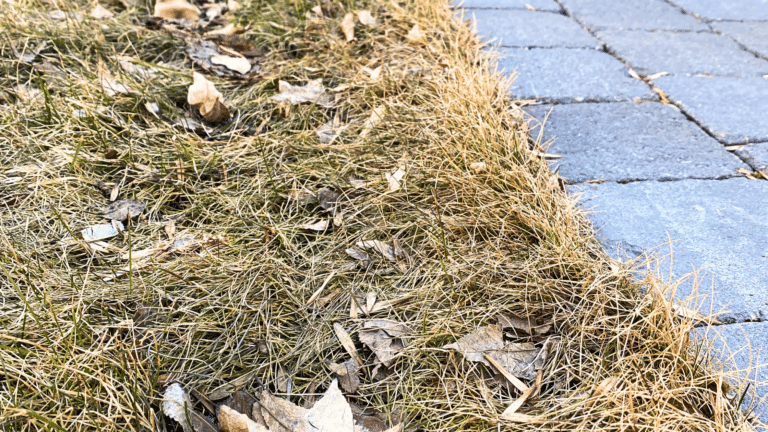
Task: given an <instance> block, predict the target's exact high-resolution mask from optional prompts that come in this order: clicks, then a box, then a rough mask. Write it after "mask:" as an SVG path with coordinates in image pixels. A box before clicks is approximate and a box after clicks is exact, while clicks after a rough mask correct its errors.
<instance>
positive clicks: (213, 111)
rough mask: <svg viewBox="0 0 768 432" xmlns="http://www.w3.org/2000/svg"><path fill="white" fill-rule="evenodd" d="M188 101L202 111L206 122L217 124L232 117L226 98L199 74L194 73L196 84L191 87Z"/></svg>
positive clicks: (201, 113)
mask: <svg viewBox="0 0 768 432" xmlns="http://www.w3.org/2000/svg"><path fill="white" fill-rule="evenodd" d="M187 101H188V102H189V104H190V105H192V106H193V107H194V108H195V109H197V110H198V111H200V115H201V116H203V118H204V119H205V120H206V121H209V122H212V123H215V122H219V121H222V120H227V119H229V118H230V117H231V116H232V114H230V113H229V109H228V108H227V106H226V105H224V96H223V95H222V94H221V92H219V91H218V90H216V86H214V85H213V83H212V82H210V81H208V80H207V79H205V77H204V76H202V75H201V74H199V73H197V72H195V73H194V82H193V83H192V85H191V86H190V87H189V94H188V95H187Z"/></svg>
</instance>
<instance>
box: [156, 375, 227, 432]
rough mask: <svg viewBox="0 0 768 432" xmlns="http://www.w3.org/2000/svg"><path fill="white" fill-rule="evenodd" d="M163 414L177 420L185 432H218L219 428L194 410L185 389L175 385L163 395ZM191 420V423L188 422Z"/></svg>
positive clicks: (169, 387)
mask: <svg viewBox="0 0 768 432" xmlns="http://www.w3.org/2000/svg"><path fill="white" fill-rule="evenodd" d="M162 407H163V413H165V415H167V416H168V417H170V418H172V419H174V420H176V421H177V422H178V423H179V424H180V425H181V427H182V429H184V431H185V432H218V431H219V428H217V427H216V425H214V424H213V422H211V421H210V420H208V419H207V418H205V416H203V415H202V414H200V413H199V412H197V411H195V410H193V409H192V401H191V400H190V398H189V395H188V394H187V392H186V391H185V390H184V388H183V387H182V386H181V385H179V384H178V383H173V384H171V385H169V386H168V388H166V389H165V394H164V395H163V403H162ZM187 419H189V422H187Z"/></svg>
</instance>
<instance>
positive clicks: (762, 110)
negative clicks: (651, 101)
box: [653, 76, 768, 144]
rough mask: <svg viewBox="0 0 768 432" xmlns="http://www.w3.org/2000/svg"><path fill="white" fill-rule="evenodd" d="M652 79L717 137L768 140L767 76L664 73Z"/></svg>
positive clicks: (729, 140) (735, 141)
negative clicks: (675, 74)
mask: <svg viewBox="0 0 768 432" xmlns="http://www.w3.org/2000/svg"><path fill="white" fill-rule="evenodd" d="M653 83H654V85H656V86H657V87H658V88H660V89H661V90H662V91H663V92H664V93H665V94H666V95H667V97H669V98H670V99H671V100H672V101H674V102H675V103H676V104H677V105H678V106H680V108H682V109H683V111H684V112H685V113H686V114H688V115H689V116H691V117H693V119H694V120H696V122H697V123H699V124H700V125H702V126H703V127H704V128H705V129H706V130H707V131H708V132H709V133H710V134H712V136H714V137H715V138H717V139H718V141H720V142H722V143H725V144H744V143H745V139H746V140H748V141H749V142H751V143H754V142H765V141H768V115H766V113H768V79H765V78H725V77H719V78H705V77H683V76H666V77H661V78H658V79H655V80H653Z"/></svg>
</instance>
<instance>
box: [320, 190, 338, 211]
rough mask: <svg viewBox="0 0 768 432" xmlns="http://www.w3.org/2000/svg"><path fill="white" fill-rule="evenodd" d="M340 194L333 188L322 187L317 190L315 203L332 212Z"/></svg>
mask: <svg viewBox="0 0 768 432" xmlns="http://www.w3.org/2000/svg"><path fill="white" fill-rule="evenodd" d="M340 196H341V194H340V193H338V192H337V191H335V190H333V189H329V188H322V189H320V190H319V191H317V205H319V206H320V208H321V209H323V210H325V211H329V212H331V213H334V212H335V209H336V204H338V199H339V197H340Z"/></svg>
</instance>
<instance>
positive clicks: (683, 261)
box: [569, 178, 768, 322]
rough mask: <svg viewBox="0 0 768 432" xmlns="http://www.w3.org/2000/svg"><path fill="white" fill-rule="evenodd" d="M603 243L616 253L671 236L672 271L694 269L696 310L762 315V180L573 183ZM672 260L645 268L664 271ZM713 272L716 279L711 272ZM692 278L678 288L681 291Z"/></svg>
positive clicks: (766, 195)
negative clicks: (697, 297) (696, 295)
mask: <svg viewBox="0 0 768 432" xmlns="http://www.w3.org/2000/svg"><path fill="white" fill-rule="evenodd" d="M569 189H570V190H571V191H573V192H579V191H581V192H583V195H582V196H581V205H582V206H583V207H584V208H587V209H590V210H591V211H592V213H591V214H590V219H591V220H592V222H593V224H594V226H595V228H596V229H598V230H599V231H598V238H600V239H601V242H602V244H603V246H604V247H605V249H606V251H607V252H608V253H609V254H610V255H612V256H614V257H616V258H619V259H623V258H627V257H628V258H632V257H634V256H635V255H638V254H641V253H642V252H643V251H653V250H656V251H658V252H659V253H661V254H662V255H665V254H668V253H669V250H670V245H669V243H668V242H669V241H670V240H671V241H673V242H674V243H673V244H672V250H673V259H674V265H673V266H672V269H673V271H672V276H673V279H674V280H677V279H679V278H681V277H683V276H684V275H685V274H687V273H689V272H691V271H692V270H693V269H702V268H704V269H703V270H702V271H701V273H700V274H699V279H698V282H699V283H700V285H699V286H698V294H699V295H700V296H701V297H700V298H699V300H698V301H699V302H700V306H701V311H702V312H703V313H705V314H709V313H710V312H712V313H716V314H717V316H718V319H719V320H721V321H723V322H739V321H746V320H751V321H754V320H765V319H766V318H768V315H767V313H768V305H766V302H768V272H766V271H765V269H766V268H768V218H766V217H765V209H766V208H768V181H762V180H748V179H746V178H733V179H728V180H681V181H673V182H655V181H647V182H636V183H628V184H619V183H602V184H583V185H578V186H571V187H570V188H569ZM669 264H670V261H669V259H667V260H666V261H665V262H663V263H660V264H658V265H656V264H652V265H651V266H650V268H651V269H652V270H656V271H658V272H659V273H660V274H661V275H664V276H665V279H667V277H666V275H669V274H670V271H669ZM713 276H714V279H713ZM693 287H694V283H693V281H692V280H688V281H687V282H685V283H683V284H681V285H680V286H679V287H678V288H677V296H678V297H679V298H685V297H686V296H688V295H689V294H691V293H692V292H693Z"/></svg>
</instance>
